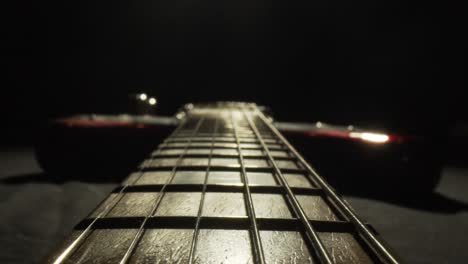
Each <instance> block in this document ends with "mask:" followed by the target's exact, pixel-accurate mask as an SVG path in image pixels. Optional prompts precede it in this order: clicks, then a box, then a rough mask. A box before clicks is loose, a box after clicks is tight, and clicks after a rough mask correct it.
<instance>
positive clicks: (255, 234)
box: [230, 110, 266, 264]
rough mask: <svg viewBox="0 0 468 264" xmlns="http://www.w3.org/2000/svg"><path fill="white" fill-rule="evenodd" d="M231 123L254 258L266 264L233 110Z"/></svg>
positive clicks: (261, 263)
mask: <svg viewBox="0 0 468 264" xmlns="http://www.w3.org/2000/svg"><path fill="white" fill-rule="evenodd" d="M230 113H231V122H232V127H233V130H234V135H235V137H236V142H237V151H238V152H239V163H240V165H241V179H242V182H243V184H244V192H245V193H244V196H245V199H244V200H245V203H246V208H247V212H248V216H249V219H250V223H251V230H250V231H251V232H250V234H251V236H252V242H253V244H254V247H253V249H254V256H255V260H256V262H257V263H260V264H263V263H265V262H266V261H265V255H264V253H263V247H262V242H261V239H260V232H259V231H258V226H257V219H256V215H255V209H254V206H253V200H252V195H251V193H250V187H249V180H248V178H247V173H246V170H245V164H244V158H243V156H242V149H241V145H240V144H239V134H238V131H237V124H236V123H235V119H234V112H233V111H232V110H231V111H230Z"/></svg>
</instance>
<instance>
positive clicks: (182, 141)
mask: <svg viewBox="0 0 468 264" xmlns="http://www.w3.org/2000/svg"><path fill="white" fill-rule="evenodd" d="M371 230H372V229H370V228H369V227H368V226H367V225H366V224H365V223H364V222H362V221H361V220H360V219H359V218H358V217H357V216H356V214H355V213H354V211H352V209H351V208H350V207H349V205H347V203H346V202H344V201H343V200H342V199H341V198H340V197H339V196H338V195H337V194H336V193H335V191H334V190H333V189H332V188H331V187H330V186H329V185H328V184H327V183H326V182H325V181H324V180H323V179H322V178H321V177H320V176H319V175H318V174H317V173H316V172H315V171H314V170H313V169H312V168H311V167H310V165H309V164H308V163H307V162H306V161H305V160H304V159H303V157H302V156H300V154H299V153H298V152H297V151H296V150H295V149H294V148H293V147H292V146H291V145H290V143H288V141H287V140H286V139H285V138H284V137H283V136H282V135H281V134H280V133H279V132H278V131H277V130H276V128H274V127H273V125H272V124H271V122H270V121H269V120H268V119H267V118H266V117H265V116H264V115H263V113H262V112H260V111H259V110H258V108H257V107H256V105H254V104H245V103H224V104H214V105H200V106H195V107H194V108H192V109H190V110H188V111H187V113H186V115H185V118H184V119H183V120H182V123H181V124H180V125H179V126H178V127H177V129H176V130H175V131H174V132H173V133H172V134H171V135H170V136H169V137H168V138H167V139H166V140H164V142H162V143H161V144H160V146H159V147H158V148H157V149H156V150H154V151H153V152H152V153H151V154H150V155H149V157H148V158H147V159H145V160H144V161H143V162H142V163H141V165H140V166H139V167H138V171H136V172H134V173H131V174H130V175H129V177H128V178H127V179H126V180H125V181H124V182H123V183H122V184H121V186H119V187H117V188H116V189H115V190H113V191H112V193H111V194H110V196H109V197H108V198H107V199H106V200H104V201H103V202H102V203H101V204H100V205H99V206H98V207H97V209H96V210H95V211H94V212H92V213H91V214H90V215H89V216H88V217H87V218H86V219H84V220H83V221H82V222H80V223H79V224H78V225H77V227H76V228H75V231H74V232H73V233H72V236H71V237H70V238H69V239H68V240H67V241H66V242H65V243H66V246H65V247H64V248H63V249H61V250H60V251H59V253H58V254H56V255H53V256H52V257H51V260H50V262H52V263H85V262H90V263H114V262H120V263H122V264H123V263H221V262H227V263H277V262H280V263H398V261H397V260H396V258H395V257H394V256H393V255H392V254H390V252H389V251H388V250H387V249H386V247H385V246H384V245H383V244H382V242H380V240H379V239H378V238H377V237H376V235H375V234H374V233H373V232H372V231H371Z"/></svg>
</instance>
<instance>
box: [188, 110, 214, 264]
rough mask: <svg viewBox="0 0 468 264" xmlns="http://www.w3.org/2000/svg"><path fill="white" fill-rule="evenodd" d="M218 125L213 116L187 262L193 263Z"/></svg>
mask: <svg viewBox="0 0 468 264" xmlns="http://www.w3.org/2000/svg"><path fill="white" fill-rule="evenodd" d="M218 126H219V118H215V126H214V131H213V136H212V138H211V140H212V141H211V149H210V154H209V157H208V166H207V167H206V173H205V179H204V181H203V189H202V194H201V199H200V206H199V207H198V213H197V220H196V223H195V231H194V233H193V238H192V242H191V245H190V253H189V263H190V264H191V263H193V261H194V258H195V252H196V249H197V242H198V234H199V233H200V221H201V218H202V213H203V205H204V202H205V194H206V188H207V185H208V177H209V173H210V166H211V157H212V155H213V146H214V142H215V135H216V132H217V131H218Z"/></svg>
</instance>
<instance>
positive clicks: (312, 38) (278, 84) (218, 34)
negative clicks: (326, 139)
mask: <svg viewBox="0 0 468 264" xmlns="http://www.w3.org/2000/svg"><path fill="white" fill-rule="evenodd" d="M5 11H6V12H5V13H6V14H5V16H4V19H5V21H4V25H5V26H6V27H5V29H6V37H7V38H6V48H5V49H4V52H5V53H6V54H5V56H4V58H5V59H4V60H3V63H4V64H5V66H6V69H7V71H6V78H4V79H3V81H2V82H3V84H2V87H3V88H2V96H1V112H2V118H3V122H2V123H3V126H4V131H6V132H9V137H8V138H7V140H6V141H7V142H8V141H11V140H13V139H16V140H19V141H22V140H27V139H28V138H30V137H31V135H32V134H34V133H35V131H36V130H35V128H36V127H37V125H38V124H41V123H42V122H43V121H44V120H46V119H47V118H51V117H56V116H63V115H68V114H72V113H79V112H98V113H118V112H124V111H125V109H126V106H127V95H128V93H133V92H140V91H145V92H147V93H149V94H152V95H155V96H156V97H157V98H158V100H159V113H161V114H173V113H174V111H175V110H176V109H177V108H178V107H179V106H180V105H182V104H184V103H186V102H199V101H213V100H248V101H255V102H257V103H259V104H265V105H268V106H270V107H271V108H272V109H273V110H274V113H275V115H276V117H277V118H278V119H281V120H302V121H315V120H323V121H329V122H335V123H343V124H348V123H353V124H364V125H368V126H372V127H383V128H391V129H397V130H405V131H413V130H417V131H418V133H421V131H423V132H422V133H425V132H424V131H427V129H428V128H429V129H432V128H434V127H439V128H440V127H444V128H445V127H447V126H448V125H451V124H453V123H454V122H456V121H460V120H466V118H465V116H466V110H465V107H463V104H464V101H465V99H466V98H464V96H463V93H462V92H463V91H462V90H463V88H464V85H465V84H464V76H463V71H462V66H463V63H464V47H465V45H464V43H463V42H462V39H463V30H462V26H461V25H462V24H463V23H462V20H464V19H463V18H462V8H461V4H460V3H458V2H450V1H444V2H437V3H432V2H428V1H379V2H375V1H352V2H349V1H302V0H300V1H278V0H273V1H264V0H254V1H251V0H249V1H247V0H241V1H232V0H228V1H212V0H205V1H187V0H184V1H180V0H178V1H161V0H158V1H147V0H144V1H108V0H106V1H56V0H53V1H46V2H43V1H40V2H37V1H36V2H28V1H26V2H14V3H10V6H7V8H6V9H5ZM18 138H19V139H18Z"/></svg>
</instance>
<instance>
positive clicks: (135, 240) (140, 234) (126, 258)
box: [120, 117, 205, 264]
mask: <svg viewBox="0 0 468 264" xmlns="http://www.w3.org/2000/svg"><path fill="white" fill-rule="evenodd" d="M204 120H205V117H201V118H199V120H198V123H197V125H196V127H195V128H194V130H193V132H192V137H193V136H195V135H196V134H197V132H198V130H199V129H200V127H201V124H202V123H203V122H204ZM190 144H191V141H189V142H188V144H187V146H186V148H185V150H184V152H183V153H181V154H180V156H179V158H178V159H177V161H176V164H175V166H174V168H173V169H172V172H171V177H170V178H169V179H168V180H167V181H166V183H165V184H164V186H163V187H162V188H161V191H160V192H159V193H160V195H159V196H158V198H157V200H156V202H155V205H154V207H153V208H152V209H151V211H150V213H149V214H148V215H147V216H146V217H145V219H144V220H143V221H142V223H141V225H140V228H139V229H138V232H137V234H136V235H135V237H134V238H133V240H132V242H131V243H130V246H129V247H128V249H127V251H126V252H125V255H124V256H123V257H122V260H121V261H120V264H125V263H127V262H128V261H129V260H130V257H131V256H132V254H133V252H134V250H135V248H136V246H137V245H138V243H139V242H140V240H141V238H142V237H143V234H144V232H145V229H144V228H145V224H146V222H147V221H148V219H149V218H150V217H151V216H153V214H154V213H155V212H156V210H157V209H158V207H159V205H160V204H161V201H162V199H163V197H164V194H165V192H164V190H165V189H166V187H167V186H168V185H169V184H170V183H171V182H172V180H173V179H174V176H175V174H176V171H177V167H178V166H179V165H180V163H181V162H182V159H183V157H184V155H185V154H186V153H187V149H188V147H189V146H190Z"/></svg>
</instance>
